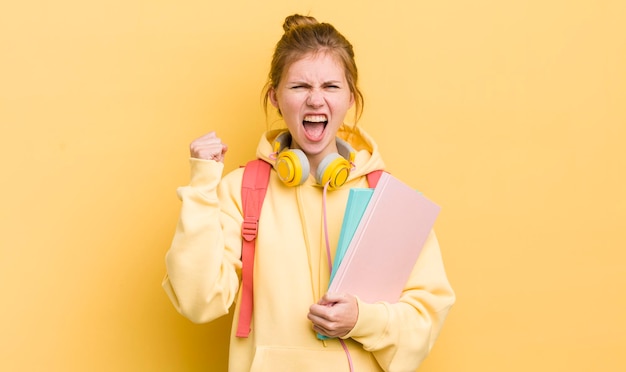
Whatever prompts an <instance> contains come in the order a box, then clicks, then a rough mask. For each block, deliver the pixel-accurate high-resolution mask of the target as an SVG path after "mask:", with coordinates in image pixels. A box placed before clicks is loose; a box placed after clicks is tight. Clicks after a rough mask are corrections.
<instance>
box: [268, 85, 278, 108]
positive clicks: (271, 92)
mask: <svg viewBox="0 0 626 372" xmlns="http://www.w3.org/2000/svg"><path fill="white" fill-rule="evenodd" d="M267 95H268V97H269V98H270V102H272V106H274V107H276V108H277V109H279V110H280V107H278V99H277V97H276V89H274V88H270V89H269V90H268V91H267Z"/></svg>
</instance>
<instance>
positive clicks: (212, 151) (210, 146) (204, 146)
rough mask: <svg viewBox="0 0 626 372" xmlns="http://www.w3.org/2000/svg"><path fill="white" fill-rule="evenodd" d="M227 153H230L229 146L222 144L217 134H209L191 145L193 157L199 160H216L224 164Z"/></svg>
mask: <svg viewBox="0 0 626 372" xmlns="http://www.w3.org/2000/svg"><path fill="white" fill-rule="evenodd" d="M226 151H228V146H227V145H226V144H223V143H222V140H221V139H220V138H219V137H217V135H216V134H215V132H209V133H207V134H205V135H204V136H202V137H200V138H197V139H195V140H194V141H193V142H191V145H189V153H190V154H191V157H192V158H197V159H204V160H215V161H219V162H222V163H223V162H224V154H226Z"/></svg>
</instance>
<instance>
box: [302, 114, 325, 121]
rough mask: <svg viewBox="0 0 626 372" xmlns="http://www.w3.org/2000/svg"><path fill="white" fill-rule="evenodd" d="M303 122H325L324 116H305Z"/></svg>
mask: <svg viewBox="0 0 626 372" xmlns="http://www.w3.org/2000/svg"><path fill="white" fill-rule="evenodd" d="M304 121H308V122H311V123H322V122H325V121H327V119H326V115H307V116H305V117H304Z"/></svg>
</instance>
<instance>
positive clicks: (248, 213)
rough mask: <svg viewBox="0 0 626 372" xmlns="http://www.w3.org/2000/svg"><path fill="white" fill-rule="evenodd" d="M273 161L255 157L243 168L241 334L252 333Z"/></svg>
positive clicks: (239, 332)
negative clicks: (257, 259)
mask: <svg viewBox="0 0 626 372" xmlns="http://www.w3.org/2000/svg"><path fill="white" fill-rule="evenodd" d="M270 170H271V166H270V164H268V163H266V162H265V161H263V160H260V159H256V160H251V161H249V162H248V164H247V165H246V167H245V169H244V171H243V180H242V184H241V205H242V208H243V224H242V225H241V236H242V237H243V240H242V242H243V244H242V247H241V262H242V268H241V281H242V293H241V306H240V307H239V322H238V325H237V337H248V335H249V334H250V323H251V319H252V304H253V300H252V299H253V296H252V288H253V282H252V280H253V272H252V270H253V267H254V249H255V243H256V236H257V232H258V230H259V217H260V216H261V206H262V205H263V199H264V198H265V192H266V191H267V184H268V182H269V178H270Z"/></svg>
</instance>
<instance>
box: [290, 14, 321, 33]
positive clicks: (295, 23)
mask: <svg viewBox="0 0 626 372" xmlns="http://www.w3.org/2000/svg"><path fill="white" fill-rule="evenodd" d="M316 24H319V22H318V21H317V19H315V18H314V17H309V16H303V15H300V14H293V15H290V16H288V17H287V18H285V23H283V30H284V31H285V32H287V31H290V30H293V29H294V28H298V27H302V26H311V25H316Z"/></svg>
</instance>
